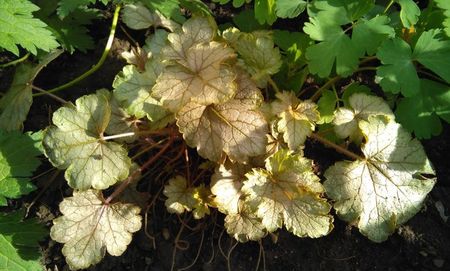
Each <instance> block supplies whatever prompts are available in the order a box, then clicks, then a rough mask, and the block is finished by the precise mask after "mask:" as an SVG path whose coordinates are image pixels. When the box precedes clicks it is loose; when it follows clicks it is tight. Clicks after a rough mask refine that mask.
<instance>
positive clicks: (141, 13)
mask: <svg viewBox="0 0 450 271" xmlns="http://www.w3.org/2000/svg"><path fill="white" fill-rule="evenodd" d="M122 20H123V22H124V23H125V24H126V25H127V26H128V27H129V28H131V29H136V30H139V29H147V28H149V27H151V26H153V27H155V28H156V27H160V26H161V27H164V28H167V29H169V30H170V31H174V30H176V29H177V28H179V25H178V24H177V23H175V22H174V21H172V20H169V19H167V18H166V17H164V16H163V15H162V14H161V13H159V12H158V11H155V12H151V11H150V10H148V9H147V8H146V7H145V6H144V5H143V4H141V3H136V4H128V5H125V7H124V8H123V10H122Z"/></svg>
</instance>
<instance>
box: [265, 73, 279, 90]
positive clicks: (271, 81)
mask: <svg viewBox="0 0 450 271" xmlns="http://www.w3.org/2000/svg"><path fill="white" fill-rule="evenodd" d="M267 81H268V82H269V84H270V86H272V88H273V89H274V90H275V92H276V93H280V88H279V87H278V86H277V83H275V81H273V79H272V78H271V77H269V79H268V80H267Z"/></svg>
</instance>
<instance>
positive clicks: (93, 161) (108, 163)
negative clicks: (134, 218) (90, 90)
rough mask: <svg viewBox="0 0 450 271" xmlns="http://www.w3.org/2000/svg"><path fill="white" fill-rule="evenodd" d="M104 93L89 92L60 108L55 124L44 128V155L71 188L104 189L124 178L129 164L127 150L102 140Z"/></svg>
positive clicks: (106, 110)
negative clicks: (60, 172)
mask: <svg viewBox="0 0 450 271" xmlns="http://www.w3.org/2000/svg"><path fill="white" fill-rule="evenodd" d="M108 100H109V99H108V97H105V95H103V94H101V93H98V94H91V95H87V96H83V97H81V98H79V99H77V100H76V102H75V105H74V104H71V103H70V104H68V105H65V106H64V107H61V108H60V109H58V110H57V111H56V112H55V113H54V114H53V123H54V126H51V127H49V128H47V131H46V134H45V137H44V140H43V144H44V148H45V154H46V155H47V157H48V158H49V160H50V162H51V163H52V164H53V165H54V166H55V167H57V168H60V169H67V170H66V172H65V177H66V179H67V181H68V183H69V185H70V186H71V187H73V188H76V189H80V190H86V189H89V188H90V187H93V188H95V189H106V188H108V187H109V186H111V185H113V184H115V183H116V182H118V181H120V180H123V179H125V178H126V177H127V176H128V171H129V168H130V166H131V161H130V158H128V153H127V151H126V150H125V149H124V148H123V147H122V146H121V145H119V144H117V143H114V142H110V141H106V140H104V139H103V138H104V132H105V129H106V128H107V126H108V124H109V121H110V118H111V106H110V104H109V101H108Z"/></svg>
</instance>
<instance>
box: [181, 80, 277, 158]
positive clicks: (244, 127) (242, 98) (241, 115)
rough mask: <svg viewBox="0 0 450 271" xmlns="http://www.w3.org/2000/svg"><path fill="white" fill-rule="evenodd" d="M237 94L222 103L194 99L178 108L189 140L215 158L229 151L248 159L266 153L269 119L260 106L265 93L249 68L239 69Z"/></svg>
mask: <svg viewBox="0 0 450 271" xmlns="http://www.w3.org/2000/svg"><path fill="white" fill-rule="evenodd" d="M238 76H239V77H238V78H237V82H236V83H237V86H238V89H239V90H238V92H237V94H236V96H235V97H234V98H233V99H231V100H229V101H227V102H225V103H221V104H212V105H202V104H199V103H195V102H190V103H188V104H187V105H185V106H184V107H183V108H181V110H180V111H179V112H178V114H177V116H176V118H177V125H178V127H179V128H180V132H181V133H183V137H184V139H185V140H186V143H187V144H188V145H189V146H191V147H196V148H197V151H198V153H199V154H200V155H201V156H203V157H205V158H208V159H210V160H212V161H220V160H221V159H222V158H223V154H226V155H228V156H229V157H230V159H232V160H234V161H240V162H245V161H247V160H248V158H249V157H251V156H257V155H261V154H264V153H265V149H266V144H267V138H266V134H267V132H268V131H267V123H266V120H265V119H264V116H263V115H262V114H261V112H259V110H258V108H259V105H260V103H261V102H262V95H261V93H260V91H259V89H258V88H256V86H255V85H254V83H253V82H252V81H251V80H250V79H249V77H248V76H247V75H246V74H245V72H239V73H238Z"/></svg>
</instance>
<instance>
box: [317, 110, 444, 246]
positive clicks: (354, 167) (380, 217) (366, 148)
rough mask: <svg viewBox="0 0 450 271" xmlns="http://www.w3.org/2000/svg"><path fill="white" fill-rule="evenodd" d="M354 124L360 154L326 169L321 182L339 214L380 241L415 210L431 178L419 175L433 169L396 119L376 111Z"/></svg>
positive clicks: (428, 189) (415, 141)
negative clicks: (361, 156) (360, 139)
mask: <svg viewBox="0 0 450 271" xmlns="http://www.w3.org/2000/svg"><path fill="white" fill-rule="evenodd" d="M358 126H359V128H360V129H361V131H362V133H363V134H364V136H365V137H366V141H367V142H366V143H365V144H364V145H363V146H362V152H363V154H364V156H365V158H364V159H361V160H357V161H354V162H349V161H343V162H337V163H336V164H335V165H333V166H332V167H330V168H328V170H327V171H326V172H325V178H326V179H327V180H326V181H325V183H324V186H325V189H326V193H327V195H328V196H329V197H330V198H331V199H332V200H334V201H335V203H334V208H335V209H336V211H337V213H338V215H339V216H340V217H341V218H342V219H344V220H346V221H349V222H351V223H357V225H358V228H359V230H360V232H361V233H362V234H364V235H366V236H367V237H368V238H369V239H370V240H372V241H375V242H382V241H384V240H386V239H387V238H388V236H389V235H390V234H391V233H393V232H394V230H395V228H396V227H397V226H399V225H401V224H403V223H405V222H406V221H407V220H408V219H410V218H411V217H412V216H414V215H415V214H416V213H417V212H418V211H419V210H420V208H421V206H422V203H423V201H424V199H425V197H426V195H427V194H428V193H429V192H430V191H431V189H432V188H433V186H434V184H435V182H436V180H435V178H427V177H422V176H421V174H433V175H434V171H433V169H432V167H431V165H430V162H429V161H428V159H427V157H426V154H425V152H424V150H423V148H422V145H421V144H420V142H419V141H418V140H417V139H411V136H410V135H409V133H408V132H406V131H405V130H404V129H403V128H402V127H401V126H400V125H399V124H398V123H395V122H393V121H387V120H386V118H384V117H382V116H378V117H371V118H369V119H368V121H360V122H359V124H358Z"/></svg>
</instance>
